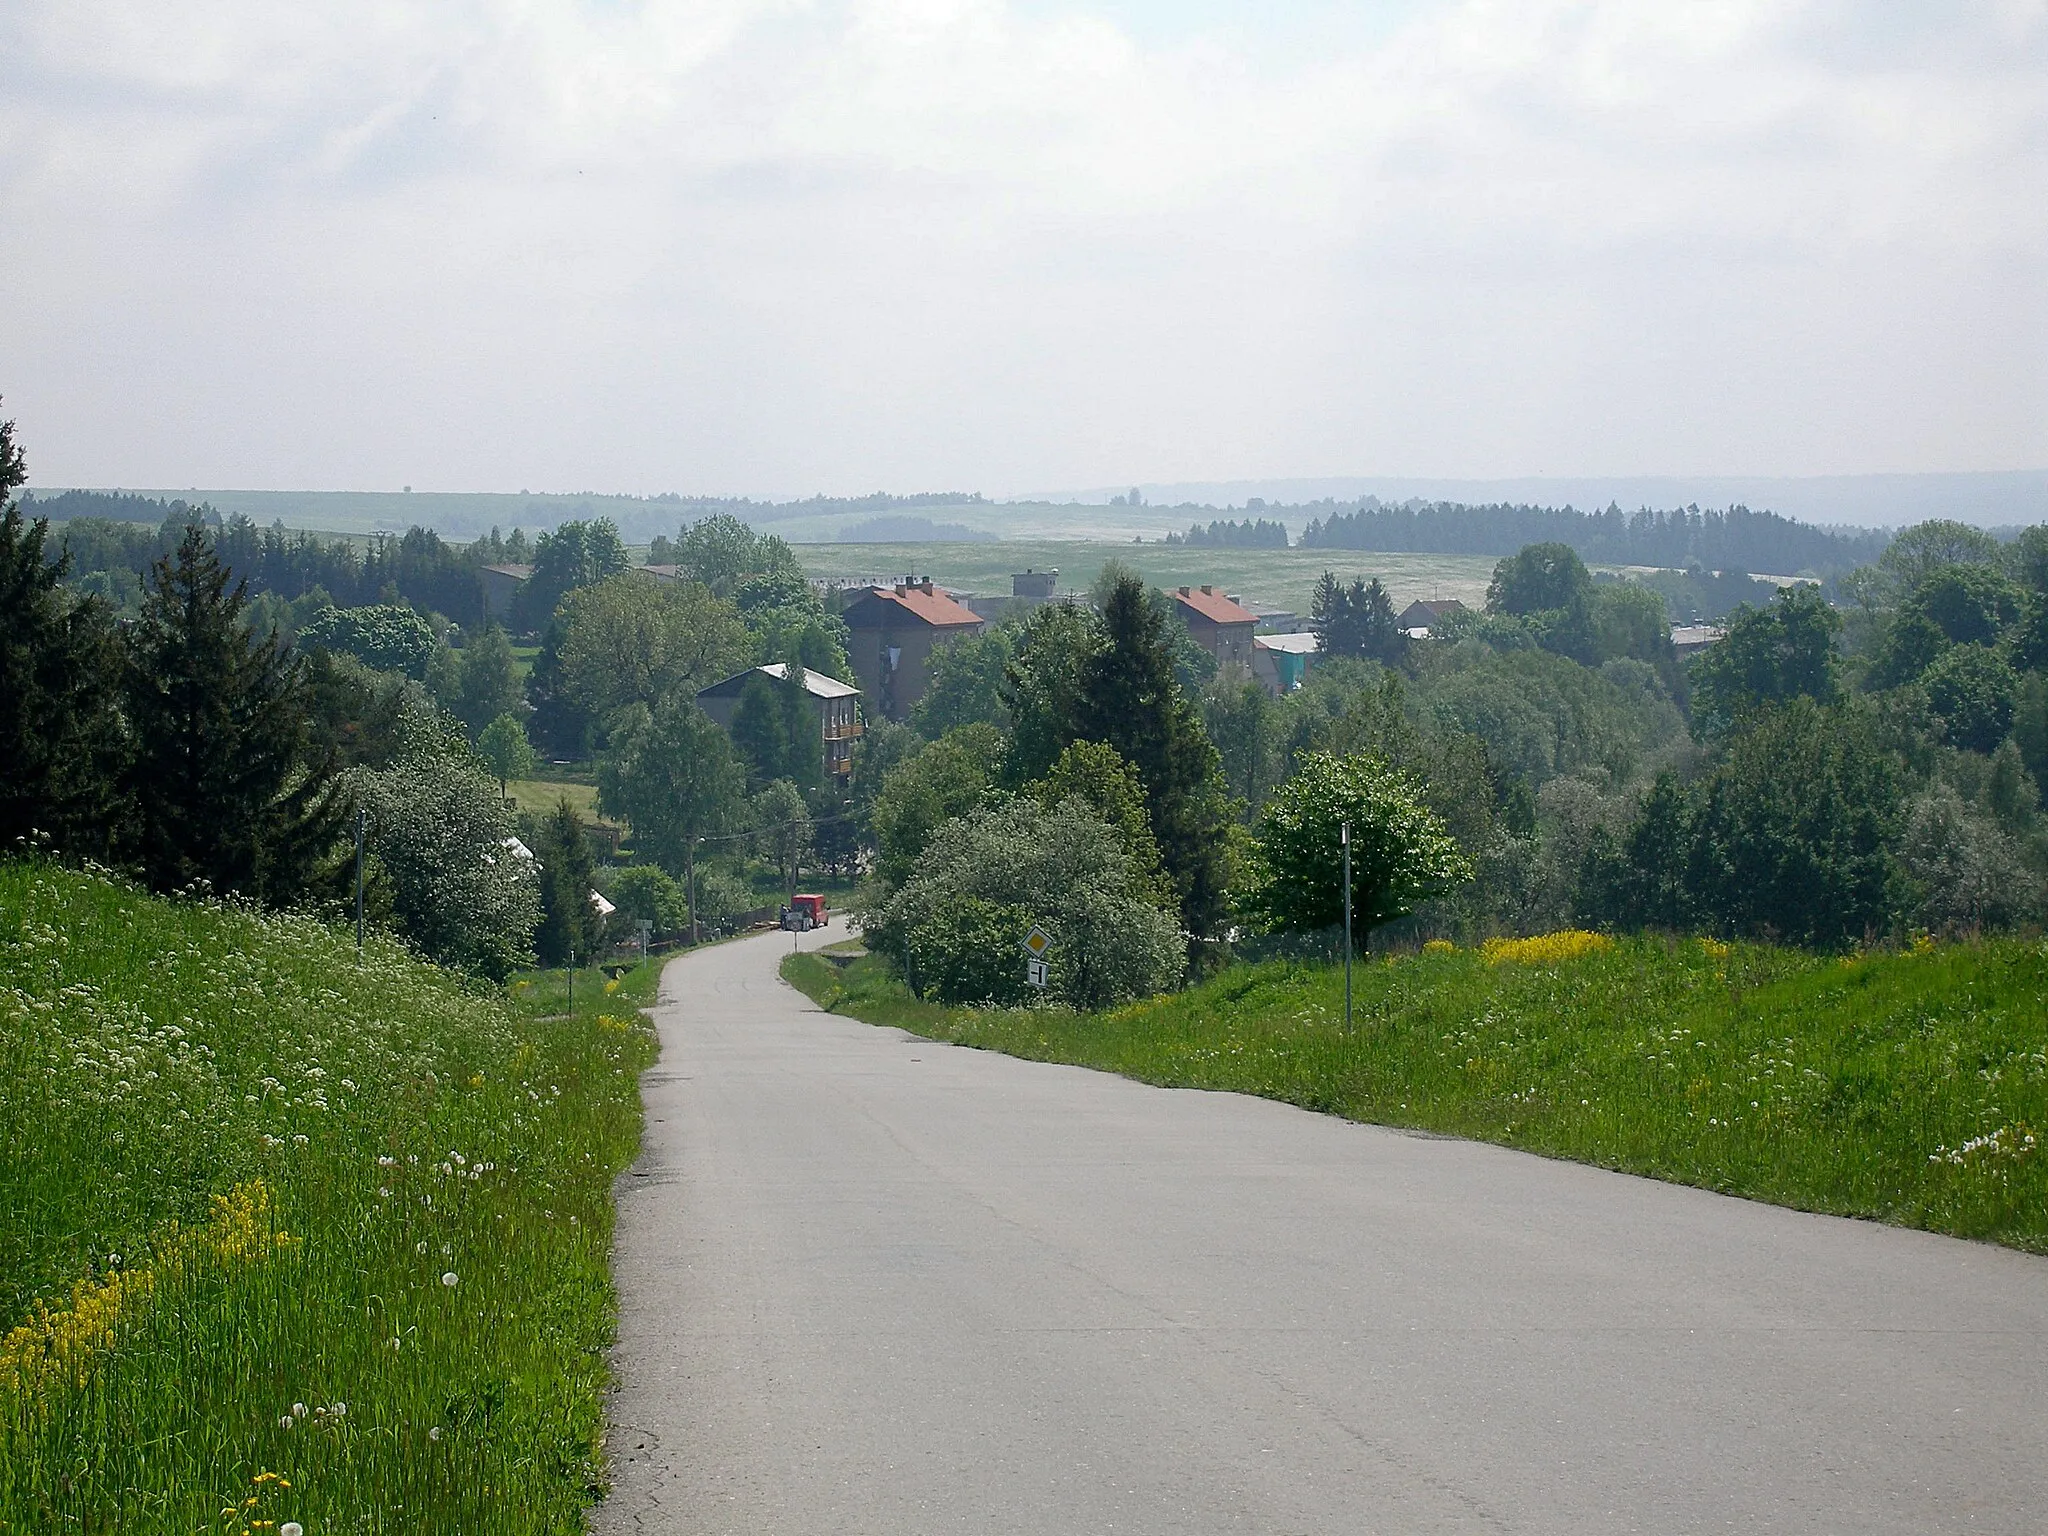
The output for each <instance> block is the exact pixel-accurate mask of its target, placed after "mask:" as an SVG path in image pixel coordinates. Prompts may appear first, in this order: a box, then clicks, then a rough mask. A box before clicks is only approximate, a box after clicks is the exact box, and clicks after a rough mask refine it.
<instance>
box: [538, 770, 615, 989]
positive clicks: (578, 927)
mask: <svg viewBox="0 0 2048 1536" xmlns="http://www.w3.org/2000/svg"><path fill="white" fill-rule="evenodd" d="M534 856H535V857H536V858H538V859H539V860H540V927H539V929H538V930H537V931H536V932H535V933H534V936H533V947H534V950H535V951H536V952H537V953H538V954H539V956H540V961H541V964H542V965H582V964H586V963H588V961H589V959H590V956H591V954H592V952H593V951H594V950H595V949H596V948H597V940H598V932H599V929H598V917H597V909H596V908H595V907H593V906H592V905H591V904H590V891H591V883H592V881H593V880H594V879H595V878H596V871H595V869H594V868H593V867H592V864H591V861H590V845H589V844H588V843H587V842H585V841H584V839H583V823H582V822H581V821H580V820H578V819H577V815H576V807H575V806H573V805H571V804H570V803H569V800H568V797H567V796H566V795H565V796H564V797H563V798H562V800H561V802H560V803H559V804H558V805H556V807H555V808H554V809H553V810H552V811H550V812H548V817H547V820H546V821H544V822H542V823H541V827H540V846H539V847H538V848H536V849H535V850H534Z"/></svg>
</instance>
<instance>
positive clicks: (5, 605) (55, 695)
mask: <svg viewBox="0 0 2048 1536" xmlns="http://www.w3.org/2000/svg"><path fill="white" fill-rule="evenodd" d="M26 474H27V471H26V468H25V466H24V464H23V461H22V455H21V450H20V448H19V447H17V446H16V444H15V442H14V423H13V422H11V421H0V853H11V852H13V851H15V850H16V849H17V848H19V847H22V846H45V847H49V848H51V849H53V850H55V851H58V852H62V853H69V854H74V855H80V856H85V857H93V858H100V859H110V858H113V857H115V856H117V854H118V851H119V849H120V845H121V842H122V834H123V833H124V832H125V830H126V821H127V817H126V814H125V811H124V808H123V804H122V798H121V792H120V769H121V754H122V751H123V746H124V738H123V734H122V730H121V722H120V716H119V713H118V711H117V709H116V707H115V705H116V700H117V697H118V691H119V683H120V675H121V666H120V651H119V649H118V647H117V646H116V645H115V642H114V637H113V626H112V624H111V622H110V620H109V619H108V616H107V611H106V607H105V605H104V604H102V603H100V602H98V601H97V600H94V599H85V600H79V599H76V598H74V597H72V596H71V595H70V594H69V593H68V592H66V590H65V589H64V575H65V572H66V570H67V568H68V566H69V564H70V559H69V556H68V555H67V556H66V557H65V558H64V559H62V560H59V561H56V562H54V563H53V562H51V561H50V560H49V559H48V557H47V554H46V552H45V541H46V539H47V536H48V533H49V523H48V522H47V521H46V520H44V519H38V520H37V521H35V522H34V523H29V522H27V521H25V520H24V519H23V517H22V515H21V511H20V509H19V508H18V507H16V506H15V505H14V504H13V499H12V498H13V493H14V491H15V489H16V487H18V486H19V485H21V483H22V481H23V480H24V479H25V478H26Z"/></svg>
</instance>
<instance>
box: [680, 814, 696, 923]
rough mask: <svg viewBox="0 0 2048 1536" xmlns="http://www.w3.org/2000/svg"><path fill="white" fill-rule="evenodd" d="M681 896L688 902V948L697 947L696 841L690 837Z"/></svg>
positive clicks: (684, 862) (686, 850)
mask: <svg viewBox="0 0 2048 1536" xmlns="http://www.w3.org/2000/svg"><path fill="white" fill-rule="evenodd" d="M683 885H684V887H685V889H684V892H683V894H684V895H685V896H687V897H688V898H689V900H690V947H691V948H692V949H694V948H696V946H697V839H696V838H695V837H692V838H691V839H690V842H689V846H688V847H687V848H686V849H685V850H684V853H683Z"/></svg>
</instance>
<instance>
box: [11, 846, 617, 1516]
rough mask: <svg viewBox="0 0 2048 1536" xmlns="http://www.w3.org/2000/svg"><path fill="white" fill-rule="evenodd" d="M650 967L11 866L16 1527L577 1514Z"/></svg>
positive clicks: (595, 1472) (595, 1478)
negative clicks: (500, 970)
mask: <svg viewBox="0 0 2048 1536" xmlns="http://www.w3.org/2000/svg"><path fill="white" fill-rule="evenodd" d="M654 971H655V968H654V967H652V966H650V967H647V968H645V969H643V970H641V971H637V972H633V973H629V974H628V975H627V976H625V977H624V978H622V980H621V983H620V986H619V988H618V990H617V991H616V992H614V993H612V994H610V995H607V993H606V992H605V990H604V981H605V978H604V977H603V976H602V975H601V974H599V973H597V972H594V971H592V972H585V973H583V974H582V975H580V976H579V977H578V978H577V986H576V1009H575V1012H574V1014H573V1016H571V1015H568V1014H567V1012H566V1010H565V1008H564V996H563V992H564V987H565V979H564V978H563V977H562V976H561V975H560V974H559V973H555V974H551V975H545V976H538V977H534V978H529V979H527V980H524V981H522V982H518V983H515V984H514V986H513V987H512V988H511V989H510V990H509V992H508V991H506V990H502V989H495V988H486V987H481V986H471V985H466V984H464V983H462V982H461V981H460V980H458V979H457V978H456V977H454V976H452V975H451V974H450V973H447V972H444V971H439V970H436V969H434V968H433V967H430V966H427V965H424V964H421V963H419V962H417V961H415V960H413V959H411V958H410V957H409V956H408V955H407V954H406V953H405V952H404V951H402V950H401V949H400V948H399V947H398V946H396V945H395V944H393V943H390V942H387V941H383V940H375V941H373V942H372V943H371V945H370V947H369V950H368V953H367V954H366V955H365V956H364V957H363V959H362V960H361V961H360V962H359V961H358V959H357V957H356V954H355V951H354V946H353V943H352V941H351V940H350V939H349V938H348V937H347V936H345V935H343V934H341V933H339V932H337V931H335V930H331V929H329V928H326V927H324V926H322V925H320V924H317V923H315V922H312V921H310V920H308V919H305V918H297V917H275V916H262V915H258V914H255V913H252V912H249V911H244V910H238V909H231V908H223V907H220V906H214V905H198V904H190V903H169V902H164V901H159V900H156V899H153V898H150V897H147V896H145V895H142V894H140V893H138V892H136V891H135V890H133V889H131V888H129V887H127V886H124V885H120V884H117V883H114V882H112V881H108V880H102V879H94V878H89V877H87V876H84V875H79V874H75V873H68V872H64V871H60V870H57V869H53V868H49V867H44V866H36V865H23V864H19V863H16V864H7V865H0V1334H5V1335H6V1336H5V1337H4V1338H0V1530H4V1531H23V1532H27V1531H37V1532H41V1531H77V1532H102V1531H122V1532H129V1531H143V1532H153V1531H165V1532H169V1531H177V1532H194V1531H202V1530H203V1531H235V1532H248V1531H271V1532H274V1531H275V1529H276V1528H277V1525H278V1524H279V1523H281V1522H283V1521H286V1520H297V1521H299V1522H301V1524H302V1525H303V1527H304V1529H305V1530H306V1531H307V1532H309V1533H324V1532H336V1531H350V1532H355V1531H396V1530H407V1531H412V1530H418V1531H451V1532H452V1531H466V1532H570V1531H580V1530H581V1529H582V1508H583V1506H584V1504H585V1503H586V1502H587V1501H588V1500H589V1498H590V1497H591V1496H592V1493H593V1490H594V1488H595V1487H596V1486H597V1485H599V1484H600V1483H601V1480H602V1465H601V1461H600V1458H599V1438H598V1437H599V1428H600V1392H601V1390H602V1388H603V1385H604V1382H605V1379H606V1364H605V1349H606V1346H607V1344H608V1342H609V1339H610V1337H611V1332H612V1326H613V1296H612V1291H611V1284H610V1279H609V1271H608V1249H609V1242H610V1233H611V1223H612V1211H611V1203H610V1186H611V1181H612V1178H613V1177H614V1175H615V1174H616V1173H617V1172H618V1171H619V1170H620V1169H621V1168H622V1167H623V1166H624V1165H625V1164H626V1163H628V1162H629V1161H630V1160H631V1159H632V1157H633V1156H634V1155H635V1150H636V1148H637V1145H638V1140H639V1130H640V1111H639V1102H638V1088H637V1078H638V1073H639V1071H640V1070H641V1069H642V1068H643V1067H644V1066H645V1065H646V1064H647V1063H648V1062H649V1061H650V1060H651V1059H652V1057H653V1055H654V1051H655V1044H654V1038H653V1035H652V1032H651V1031H650V1030H649V1029H648V1027H647V1026H646V1025H645V1024H644V1022H643V1021H641V1020H640V1018H639V1017H638V1014H637V1010H636V1007H635V1004H636V1003H637V1002H638V1001H640V1000H642V999H644V998H646V997H647V996H649V995H650V994H651V992H652V989H653V986H654V980H655V975H654ZM223 1197H225V1199H226V1200H227V1201H228V1202H230V1203H231V1204H233V1205H236V1206H238V1207H239V1210H238V1212H236V1211H231V1210H228V1209H226V1208H225V1207H224V1205H223V1204H222V1198H223ZM444 1277H447V1279H448V1280H450V1281H452V1283H444ZM8 1329H12V1330H13V1332H12V1333H11V1334H9V1333H7V1330H8ZM53 1350H55V1351H59V1352H60V1353H58V1354H56V1355H54V1356H53V1354H52V1353H51V1352H52V1351H53ZM265 1521H267V1522H270V1524H268V1525H264V1524H261V1523H260V1522H265Z"/></svg>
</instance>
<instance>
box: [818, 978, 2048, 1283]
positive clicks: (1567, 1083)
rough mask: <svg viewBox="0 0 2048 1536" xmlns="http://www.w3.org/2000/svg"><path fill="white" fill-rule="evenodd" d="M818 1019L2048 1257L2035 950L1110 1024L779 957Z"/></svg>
mask: <svg viewBox="0 0 2048 1536" xmlns="http://www.w3.org/2000/svg"><path fill="white" fill-rule="evenodd" d="M783 974H784V976H785V977H787V978H788V979H789V980H790V981H791V983H793V984H794V985H796V986H797V987H799V988H800V989H801V990H803V991H804V992H806V993H808V994H809V995H810V996H812V997H813V998H815V999H817V1000H818V1001H819V1002H820V1003H822V1004H823V1005H824V1006H826V1007H828V1008H832V1009H835V1010H837V1011H839V1012H843V1013H847V1014H851V1015H852V1016H854V1017H856V1018H860V1019H865V1020H868V1021H869V1022H871V1023H876V1024H892V1025H896V1026H898V1027H900V1028H903V1029H907V1030H910V1031H911V1032H913V1033H916V1034H920V1035H925V1036H929V1037H931V1038H934V1039H941V1040H950V1041H953V1042H955V1043H957V1044H960V1045H968V1046H977V1047H981V1048H985V1049H989V1050H999V1051H1004V1052H1007V1053H1009V1054H1011V1055H1015V1056H1023V1057H1029V1058H1032V1059H1036V1060H1043V1061H1062V1062H1072V1063H1076V1064H1078V1065H1081V1066H1087V1067H1095V1068H1099V1069H1101V1070H1104V1071H1109V1072H1118V1073H1122V1074H1124V1075H1125V1076H1128V1077H1134V1078H1138V1079H1140V1080H1142V1081H1145V1082H1150V1083H1159V1084H1162V1085H1166V1086H1170V1087H1186V1088H1212V1089H1224V1090H1229V1091H1233V1092H1239V1093H1252V1094H1258V1095H1261V1096H1263V1097H1266V1098H1273V1099H1281V1100H1284V1101H1286V1102H1288V1103H1291V1104H1299V1105H1301V1106H1303V1107H1304V1108H1307V1109H1315V1110H1322V1111H1327V1112H1329V1113H1332V1114H1339V1115H1344V1116H1347V1117H1349V1118H1351V1119H1355V1120H1369V1121H1374V1122H1377V1123H1380V1124H1386V1125H1398V1126H1406V1127H1413V1128H1416V1129H1421V1130H1430V1131H1438V1132H1443V1133H1447V1134H1451V1135H1457V1136H1466V1137H1472V1138H1475V1139H1478V1140H1483V1141H1491V1142H1497V1143H1500V1144H1502V1145H1505V1146H1512V1147H1519V1148H1523V1149H1525V1150H1528V1151H1532V1152H1540V1153H1543V1154H1546V1155H1548V1156H1553V1157H1562V1158H1570V1159H1573V1160H1575V1161H1580V1162H1586V1163H1593V1164H1597V1165H1599V1166H1602V1167H1608V1168H1616V1169H1622V1170H1625V1171H1627V1172H1630V1173H1639V1174H1646V1175H1649V1176H1650V1177H1653V1178H1660V1179H1667V1180H1671V1181H1673V1182H1676V1183H1682V1184H1692V1185H1698V1186H1700V1187H1703V1188H1707V1189H1716V1190H1722V1191H1725V1192H1727V1193H1730V1194H1738V1195H1743V1196H1747V1197H1749V1198H1752V1199H1758V1200H1767V1201H1771V1202H1773V1203H1776V1204H1780V1205H1789V1206H1794V1207H1797V1208H1800V1209H1803V1210H1815V1211H1827V1212H1833V1213H1836V1214H1840V1215H1846V1216H1860V1217H1869V1218H1873V1219H1877V1220H1882V1221H1888V1222H1895V1223H1898V1224H1901V1225H1905V1226H1913V1227H1922V1228H1926V1229H1928V1230H1931V1231H1937V1232H1947V1233H1953V1234H1955V1235H1957V1236H1963V1237H1975V1238H1985V1239H1989V1240H1992V1241H1996V1242H2001V1243H2006V1244H2009V1245H2011V1246H2013V1247H2017V1248H2024V1249H2029V1250H2032V1251H2035V1252H2048V1148H2044V1147H2041V1146H2040V1145H2039V1144H2038V1142H2039V1140H2040V1139H2041V1138H2042V1137H2043V1133H2044V1131H2048V1007H2044V999H2048V944H2042V943H2040V942H2037V941H2019V940H1999V941H1996V942H1988V943H1983V944H1970V945H1958V946H1954V947H1943V948H1940V949H1936V950H1932V951H1921V952H1907V953H1902V954H1892V953H1884V954H1873V955H1869V956H1865V957H1859V958H1853V959H1847V960H1844V959H1838V958H1825V957H1819V956H1814V955H1809V954H1804V953H1801V952H1798V951H1795V950H1787V949H1778V948H1773V947H1770V946H1765V945H1749V944H1739V945H1735V946H1732V947H1730V946H1723V945H1718V944H1708V943H1700V942H1697V941H1694V942H1664V941H1659V940H1649V939H1639V940H1628V941H1624V942H1622V943H1619V944H1616V945H1613V946H1609V947H1605V948H1598V949H1594V950H1593V951H1591V952H1589V953H1583V954H1580V955H1577V956H1575V957H1562V958H1554V959H1549V960H1539V961H1538V962H1537V963H1516V962H1513V961H1508V962H1504V963H1496V962H1492V961H1489V960H1488V959H1487V958H1486V957H1484V956H1482V955H1480V954H1477V953H1474V952H1471V951H1455V952H1450V953H1441V952H1439V953H1427V954H1422V955H1415V956H1407V957H1402V958H1399V959H1396V960H1393V961H1379V962H1375V963H1372V964H1369V965H1363V966H1361V967H1360V968H1359V969H1358V971H1357V973H1356V983H1355V1021H1356V1024H1355V1028H1354V1029H1353V1031H1352V1032H1350V1033H1348V1034H1347V1033H1346V1032H1345V1030H1344V1027H1343V979H1342V972H1341V971H1339V970H1334V969H1331V968H1329V967H1324V966H1302V965H1290V964H1278V963H1276V964H1267V965H1255V966H1243V967H1239V968H1236V969H1233V970H1230V971H1228V972H1226V973H1225V974H1223V975H1221V976H1219V977H1217V978H1215V979H1214V980H1212V981H1210V982H1207V983H1205V984H1204V985H1202V986H1199V987H1195V988H1191V989H1190V990H1188V991H1186V992H1183V993H1179V994H1175V995H1171V996H1167V997H1160V998H1154V999H1150V1000H1148V1001H1146V1002H1142V1003H1138V1004H1134V1005H1132V1006H1130V1007H1127V1008H1123V1009H1119V1010H1117V1011H1115V1012H1111V1013H1104V1014H1074V1013H1068V1012H1064V1011H1060V1010H1054V1009H1006V1010H987V1009H973V1008H945V1007H940V1006H938V1005H936V1004H931V1003H923V1002H919V1001H917V1000H916V999H914V998H912V997H911V996H910V995H909V994H908V992H906V991H905V989H904V988H903V986H902V984H901V983H900V982H899V981H897V980H896V979H895V977H894V976H893V974H892V973H891V972H890V971H889V969H888V967H887V965H886V963H885V962H884V961H882V960H880V959H879V958H874V957H870V958H867V959H862V960H856V961H855V962H853V964H851V965H850V966H847V967H846V968H845V969H843V970H841V969H840V968H837V967H835V966H832V965H831V964H829V963H828V962H826V961H824V960H821V959H819V958H817V957H816V956H811V955H799V956H794V957H792V958H791V959H790V960H788V961H785V962H784V965H783Z"/></svg>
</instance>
